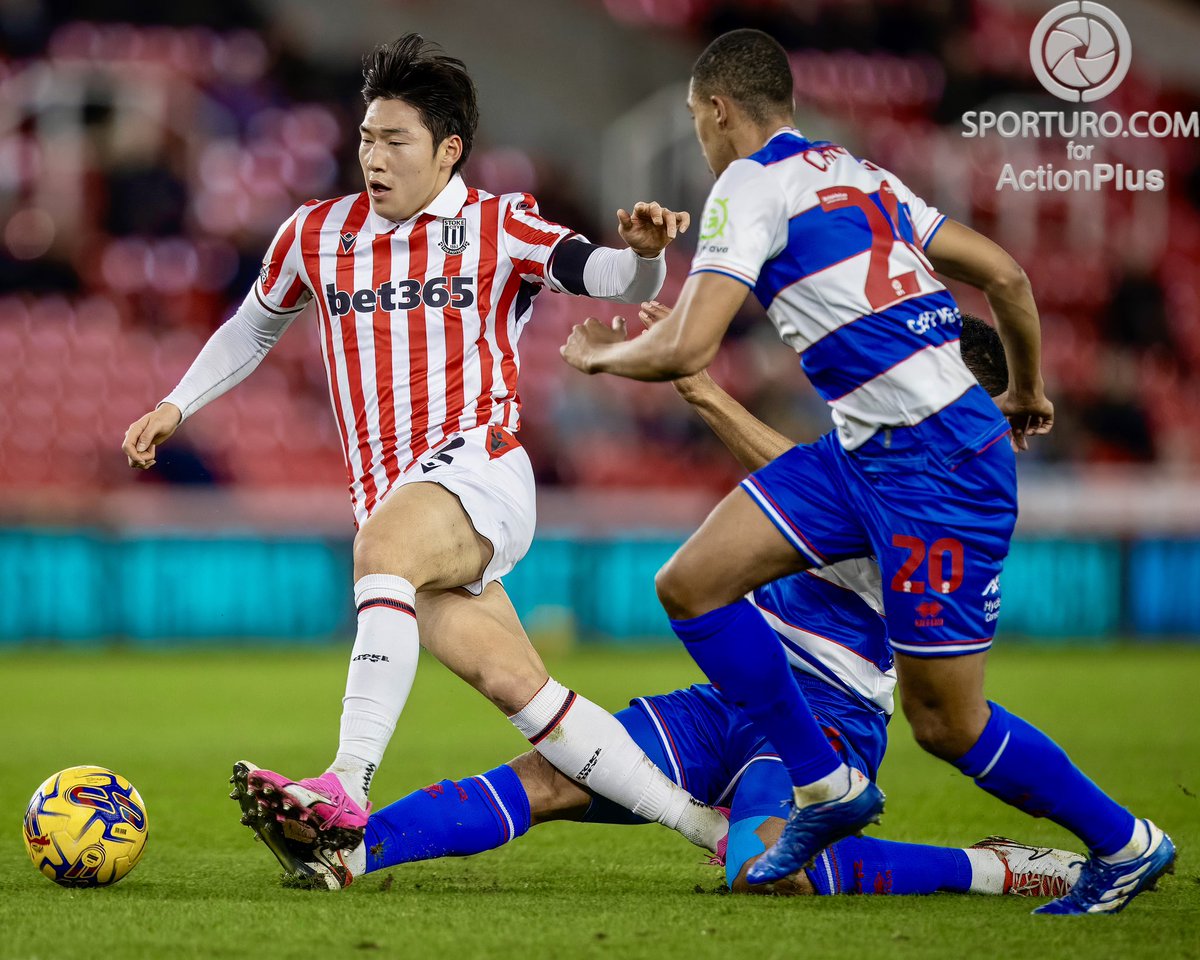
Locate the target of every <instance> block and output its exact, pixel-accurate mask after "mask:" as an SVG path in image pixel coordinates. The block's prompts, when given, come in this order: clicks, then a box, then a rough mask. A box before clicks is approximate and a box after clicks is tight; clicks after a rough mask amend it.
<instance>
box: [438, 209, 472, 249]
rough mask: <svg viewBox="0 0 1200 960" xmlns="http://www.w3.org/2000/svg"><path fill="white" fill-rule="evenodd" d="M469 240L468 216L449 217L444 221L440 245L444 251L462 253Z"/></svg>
mask: <svg viewBox="0 0 1200 960" xmlns="http://www.w3.org/2000/svg"><path fill="white" fill-rule="evenodd" d="M468 242H469V241H468V240H467V219H466V217H447V218H445V219H444V220H443V221H442V239H441V242H440V243H438V246H439V247H441V248H442V252H443V253H449V254H456V253H462V252H463V251H464V250H466V249H467V244H468Z"/></svg>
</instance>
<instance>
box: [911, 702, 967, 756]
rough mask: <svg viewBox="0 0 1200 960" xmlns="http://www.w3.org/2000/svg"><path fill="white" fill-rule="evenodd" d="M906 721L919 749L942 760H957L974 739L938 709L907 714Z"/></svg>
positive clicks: (948, 715)
mask: <svg viewBox="0 0 1200 960" xmlns="http://www.w3.org/2000/svg"><path fill="white" fill-rule="evenodd" d="M908 721H909V725H910V726H911V727H912V732H913V738H914V739H915V740H916V741H917V744H918V745H919V746H920V747H921V749H922V750H924V751H925V752H926V753H931V754H933V755H934V756H935V757H939V758H940V759H942V760H957V759H958V758H959V757H961V756H962V755H963V754H964V753H966V752H967V751H968V750H969V749H971V746H972V744H974V742H975V739H976V738H974V737H971V736H970V734H969V733H966V732H965V731H964V730H963V729H962V727H961V725H959V724H956V723H955V720H954V718H953V717H952V716H951V715H950V714H947V713H943V712H941V711H938V710H922V711H919V712H917V713H915V714H909V716H908Z"/></svg>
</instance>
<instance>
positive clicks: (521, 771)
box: [508, 750, 592, 825]
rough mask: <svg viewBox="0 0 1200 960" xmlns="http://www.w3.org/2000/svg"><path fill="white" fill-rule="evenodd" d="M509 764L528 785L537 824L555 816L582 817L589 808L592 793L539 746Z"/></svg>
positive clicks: (531, 814) (526, 790)
mask: <svg viewBox="0 0 1200 960" xmlns="http://www.w3.org/2000/svg"><path fill="white" fill-rule="evenodd" d="M508 766H509V767H511V768H512V770H513V772H514V773H516V775H517V779H518V780H520V782H521V786H523V787H524V788H525V794H526V796H528V798H529V814H530V818H531V820H532V822H533V824H534V825H536V824H539V823H548V822H549V821H551V820H579V819H581V818H582V817H583V815H584V814H585V813H586V812H587V808H588V806H589V804H590V803H591V802H592V797H591V794H589V793H588V792H587V791H586V790H584V789H583V788H582V787H581V786H579V784H577V783H575V782H574V781H572V780H569V779H567V777H565V776H563V774H562V773H561V772H560V771H558V770H556V769H555V768H554V766H553V765H552V764H551V763H550V761H549V760H547V759H546V758H545V757H543V756H542V755H541V754H540V753H538V752H537V751H536V750H530V751H529V752H528V753H523V754H521V756H519V757H517V758H516V759H514V760H510V761H509V763H508Z"/></svg>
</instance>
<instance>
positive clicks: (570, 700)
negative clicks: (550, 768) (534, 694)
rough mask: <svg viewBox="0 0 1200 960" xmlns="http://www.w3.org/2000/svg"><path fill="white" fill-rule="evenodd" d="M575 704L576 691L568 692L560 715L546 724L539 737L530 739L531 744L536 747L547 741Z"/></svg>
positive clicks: (559, 709)
mask: <svg viewBox="0 0 1200 960" xmlns="http://www.w3.org/2000/svg"><path fill="white" fill-rule="evenodd" d="M574 704H575V691H574V690H568V691H567V696H566V699H565V700H563V702H562V706H561V707H559V708H558V713H556V714H555V715H554V718H553V719H552V720H551V721H550V722H549V723H548V724H546V726H545V727H543V728H542V731H541V732H540V733H539V734H537V736H533V737H530V738H529V742H530V743H532V744H533V745H534V746H535V747H536V746H537V745H538V744H539V743H541V742H542V741H543V740H545V739H546V737H548V736H549V735H550V731H551V730H553V729H554V728H555V727H557V726H558V725H559V724H560V723H562V722H563V720H564V719H565V718H566V716H567V713H568V711H570V709H571V707H572V706H574Z"/></svg>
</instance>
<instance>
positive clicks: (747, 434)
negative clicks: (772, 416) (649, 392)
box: [638, 300, 795, 472]
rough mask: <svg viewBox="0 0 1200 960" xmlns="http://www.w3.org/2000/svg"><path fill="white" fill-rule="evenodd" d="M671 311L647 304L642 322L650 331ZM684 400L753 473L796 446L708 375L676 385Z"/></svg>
mask: <svg viewBox="0 0 1200 960" xmlns="http://www.w3.org/2000/svg"><path fill="white" fill-rule="evenodd" d="M670 314H671V310H670V308H669V307H666V306H663V304H661V303H659V302H658V301H657V300H654V301H650V302H648V303H643V304H642V306H641V310H640V311H639V312H638V319H640V320H641V321H642V323H644V324H645V325H646V326H647V327H653V326H654V325H655V324H656V323H659V322H660V321H663V320H665V319H666V318H667V317H668V316H670ZM672 386H674V387H675V391H676V392H677V393H678V394H679V395H680V396H681V397H683V399H684V400H686V401H687V402H688V403H689V404H691V406H692V408H693V409H694V410H695V411H696V413H698V414H699V415H700V419H701V420H703V421H704V422H705V423H706V424H708V426H709V428H710V429H711V430H712V432H713V433H715V434H716V435H717V439H718V440H720V441H721V442H722V443H723V444H725V446H726V447H727V448H728V449H729V452H730V453H732V454H733V455H734V457H736V458H737V461H738V463H740V464H741V465H742V466H743V467H745V468H746V469H747V470H749V471H751V472H753V471H755V470H757V469H758V468H759V467H763V466H766V465H767V464H768V463H770V462H771V461H772V460H774V459H775V458H776V457H778V456H780V455H782V454H784V453H786V452H787V451H788V450H790V449H791V448H792V447H793V446H795V444H794V443H793V442H792V441H791V440H789V439H788V438H787V437H785V436H784V435H783V434H782V433H780V432H779V431H778V430H773V429H771V427H768V426H767V425H766V424H765V423H763V422H762V421H761V420H759V419H758V418H757V417H756V416H754V414H752V413H751V412H750V411H749V410H747V409H746V408H745V407H743V406H742V405H741V404H740V403H738V402H737V401H736V400H734V399H733V397H731V396H730V395H729V394H728V393H726V392H725V391H724V390H722V389H721V387H720V386H719V385H718V384H717V381H715V380H714V379H713V378H712V377H711V376H710V375H709V373H708V371H707V370H701V371H700V372H699V373H694V374H692V375H691V376H689V377H680V378H679V379H678V380H675V381H673V382H672Z"/></svg>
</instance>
